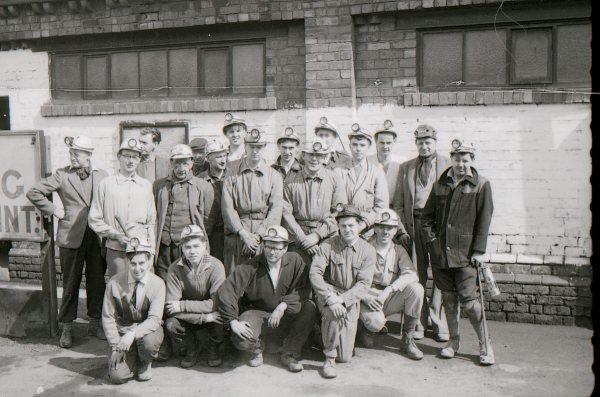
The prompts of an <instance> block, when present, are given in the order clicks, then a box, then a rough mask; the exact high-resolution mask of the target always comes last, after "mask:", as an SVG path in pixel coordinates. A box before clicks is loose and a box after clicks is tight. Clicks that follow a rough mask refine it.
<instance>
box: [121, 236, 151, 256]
mask: <svg viewBox="0 0 600 397" xmlns="http://www.w3.org/2000/svg"><path fill="white" fill-rule="evenodd" d="M125 252H126V253H132V252H147V253H149V254H150V255H153V254H154V249H153V248H152V244H150V242H149V241H148V240H147V239H144V238H138V237H132V238H130V239H129V242H128V243H127V246H126V247H125Z"/></svg>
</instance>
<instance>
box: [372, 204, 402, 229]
mask: <svg viewBox="0 0 600 397" xmlns="http://www.w3.org/2000/svg"><path fill="white" fill-rule="evenodd" d="M399 224H400V218H399V217H398V214H397V213H396V211H394V210H391V209H388V208H386V209H383V210H381V211H380V212H379V213H378V214H377V218H376V219H375V225H384V226H395V227H397V226H398V225H399Z"/></svg>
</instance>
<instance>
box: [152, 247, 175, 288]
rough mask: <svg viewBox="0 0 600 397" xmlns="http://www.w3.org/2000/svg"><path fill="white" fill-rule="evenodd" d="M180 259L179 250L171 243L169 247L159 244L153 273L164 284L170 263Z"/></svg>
mask: <svg viewBox="0 0 600 397" xmlns="http://www.w3.org/2000/svg"><path fill="white" fill-rule="evenodd" d="M180 257H181V249H180V248H179V246H178V245H176V244H173V243H171V244H169V245H166V244H163V243H160V248H159V251H158V258H156V269H154V273H155V274H156V275H157V276H159V277H160V278H162V279H163V280H165V282H166V281H167V274H168V273H169V267H170V266H171V263H173V262H175V261H177V260H178V259H179V258H180Z"/></svg>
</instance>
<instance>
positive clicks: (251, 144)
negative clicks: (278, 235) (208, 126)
mask: <svg viewBox="0 0 600 397" xmlns="http://www.w3.org/2000/svg"><path fill="white" fill-rule="evenodd" d="M244 141H245V151H246V155H245V156H244V157H243V158H242V159H241V160H240V161H236V162H234V163H230V164H229V166H228V171H227V176H226V177H225V180H224V181H223V196H222V201H221V210H222V212H223V222H224V224H225V249H224V257H225V270H226V271H227V274H228V275H229V274H231V273H232V272H233V269H234V268H235V267H236V266H237V265H239V264H241V263H243V262H245V261H247V260H248V259H249V258H251V257H253V256H254V255H256V254H257V253H259V249H260V236H261V235H263V234H264V233H265V231H266V230H267V227H268V226H269V225H279V224H280V223H281V213H282V210H283V179H282V178H281V174H280V173H279V172H277V171H275V170H274V169H273V168H271V167H270V166H268V165H267V163H266V162H265V159H264V151H265V147H266V145H267V141H266V139H265V134H264V132H263V131H260V130H258V129H253V130H252V131H250V132H249V133H248V134H247V135H246V136H245V137H244Z"/></svg>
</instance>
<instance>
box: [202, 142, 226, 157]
mask: <svg viewBox="0 0 600 397" xmlns="http://www.w3.org/2000/svg"><path fill="white" fill-rule="evenodd" d="M220 152H227V153H229V142H225V141H223V140H222V139H211V140H210V141H208V143H207V144H206V152H205V154H206V157H208V155H209V154H213V153H220Z"/></svg>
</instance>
